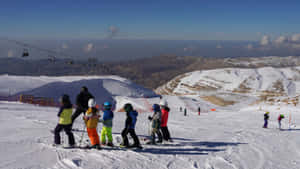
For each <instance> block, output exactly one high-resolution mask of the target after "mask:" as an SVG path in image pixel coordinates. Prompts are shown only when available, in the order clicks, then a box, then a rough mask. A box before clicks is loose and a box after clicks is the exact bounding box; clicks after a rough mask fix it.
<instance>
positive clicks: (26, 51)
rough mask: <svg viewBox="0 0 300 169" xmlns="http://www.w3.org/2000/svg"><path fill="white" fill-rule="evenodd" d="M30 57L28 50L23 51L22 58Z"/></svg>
mask: <svg viewBox="0 0 300 169" xmlns="http://www.w3.org/2000/svg"><path fill="white" fill-rule="evenodd" d="M28 56H29V52H28V49H24V50H23V54H22V57H28Z"/></svg>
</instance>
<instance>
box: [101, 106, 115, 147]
mask: <svg viewBox="0 0 300 169" xmlns="http://www.w3.org/2000/svg"><path fill="white" fill-rule="evenodd" d="M103 107H104V111H103V119H101V120H100V122H102V123H103V127H102V130H101V144H102V145H105V144H106V137H107V138H108V142H107V146H113V137H112V126H113V118H114V113H113V112H112V111H111V107H112V105H111V103H110V102H105V103H104V104H103Z"/></svg>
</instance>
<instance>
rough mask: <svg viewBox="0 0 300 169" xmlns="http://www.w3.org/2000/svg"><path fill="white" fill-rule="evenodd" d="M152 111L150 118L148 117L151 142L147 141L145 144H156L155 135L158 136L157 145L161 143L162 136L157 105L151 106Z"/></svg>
mask: <svg viewBox="0 0 300 169" xmlns="http://www.w3.org/2000/svg"><path fill="white" fill-rule="evenodd" d="M152 109H153V111H154V113H153V115H152V116H149V117H148V119H149V120H150V121H151V123H152V124H151V127H152V130H151V141H149V142H148V143H147V144H156V142H155V134H156V135H157V136H158V141H157V143H162V135H161V133H160V125H161V114H162V113H161V110H160V107H159V105H158V104H154V105H153V106H152Z"/></svg>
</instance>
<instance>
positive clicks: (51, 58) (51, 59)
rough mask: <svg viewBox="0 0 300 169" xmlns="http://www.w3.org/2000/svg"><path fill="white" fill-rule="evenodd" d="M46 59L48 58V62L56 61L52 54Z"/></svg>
mask: <svg viewBox="0 0 300 169" xmlns="http://www.w3.org/2000/svg"><path fill="white" fill-rule="evenodd" d="M48 60H49V61H50V62H55V61H56V57H55V56H52V55H49V56H48Z"/></svg>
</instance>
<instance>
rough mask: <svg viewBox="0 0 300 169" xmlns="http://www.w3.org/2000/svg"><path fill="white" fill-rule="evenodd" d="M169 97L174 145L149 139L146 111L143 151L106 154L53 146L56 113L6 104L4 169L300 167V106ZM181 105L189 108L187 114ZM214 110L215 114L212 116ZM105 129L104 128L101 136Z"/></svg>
mask: <svg viewBox="0 0 300 169" xmlns="http://www.w3.org/2000/svg"><path fill="white" fill-rule="evenodd" d="M163 98H164V99H166V100H167V101H168V104H169V106H170V109H171V111H170V115H169V123H168V126H169V130H170V132H171V136H172V138H173V141H174V142H173V143H167V144H158V145H147V144H145V142H143V141H144V140H145V141H146V140H147V138H148V136H149V133H148V128H149V127H148V126H149V121H148V116H149V115H151V113H150V112H149V110H148V109H149V108H147V109H145V110H146V111H145V112H143V113H139V116H138V120H137V124H136V133H137V135H138V136H139V138H140V141H141V143H142V145H143V149H142V150H127V149H121V148H118V147H113V148H110V147H106V146H103V148H102V149H101V150H96V149H88V150H86V149H77V148H74V149H64V148H56V147H53V146H52V144H53V134H52V133H51V132H49V131H50V130H53V129H54V127H55V126H56V124H57V121H58V118H57V116H56V115H57V112H58V108H53V107H40V106H35V105H30V104H22V103H18V102H6V101H1V102H0V110H1V113H0V116H1V117H0V119H1V123H0V133H1V134H0V147H1V148H0V149H1V152H0V153H1V158H0V168H87V169H89V168H105V169H107V168H149V169H150V168H151V169H152V168H164V169H165V168H170V169H171V168H175V169H181V168H206V169H210V168H211V169H212V168H222V169H223V168H249V169H250V168H251V169H252V168H257V169H262V168H263V169H265V168H266V169H269V168H272V169H277V168H278V169H282V168H292V169H298V168H299V163H300V160H299V159H300V158H299V157H300V153H299V148H300V137H299V131H300V129H298V128H297V126H293V127H289V123H290V121H291V122H292V123H296V122H297V121H299V119H300V115H299V111H298V105H296V106H294V105H291V104H289V105H287V104H280V105H276V104H274V105H269V104H265V103H260V104H253V105H249V104H244V105H242V104H238V105H236V106H230V107H228V108H222V107H218V106H214V105H212V104H210V103H208V102H206V101H203V100H202V99H200V98H196V97H195V98H193V99H189V98H183V97H178V96H163ZM114 99H115V100H116V102H117V103H119V104H120V105H117V107H118V108H120V107H121V105H123V104H124V103H128V102H129V103H133V105H134V107H146V106H145V104H146V103H145V102H148V103H149V105H152V104H154V103H158V102H159V98H157V97H154V98H136V97H123V96H116V97H114ZM145 100H146V101H145ZM148 103H147V104H148ZM187 104H188V106H189V107H191V108H188V106H187ZM199 105H201V109H203V110H205V113H201V114H200V116H199V115H198V113H197V112H196V111H195V110H191V109H195V108H197V107H198V106H199ZM180 107H187V116H184V112H182V111H180V109H179V108H180ZM279 108H280V109H279ZM210 109H216V111H208V110H210ZM266 111H269V112H270V119H269V124H268V129H263V128H262V125H263V114H264V113H265V112H266ZM279 114H284V115H285V117H286V118H285V119H283V120H282V130H279V129H278V122H277V117H278V115H279ZM290 114H291V120H289V115H290ZM124 121H125V113H124V112H116V113H115V118H114V126H113V130H112V134H113V140H114V144H115V145H118V144H119V143H120V137H121V136H120V134H121V133H120V132H121V131H122V129H123V128H124ZM101 127H102V126H101V124H100V126H98V131H99V130H100V128H101ZM74 128H75V129H77V130H75V131H74V132H73V133H74V136H75V140H76V141H78V140H80V137H81V135H82V133H83V132H84V131H82V129H84V126H83V122H82V120H79V119H78V120H77V121H76V123H75V124H74ZM61 136H62V140H63V145H67V144H68V141H67V140H68V139H67V138H64V137H66V136H64V135H63V134H62V135H61ZM86 140H88V136H87V134H84V136H83V141H84V144H87V142H86ZM130 141H131V140H130Z"/></svg>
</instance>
